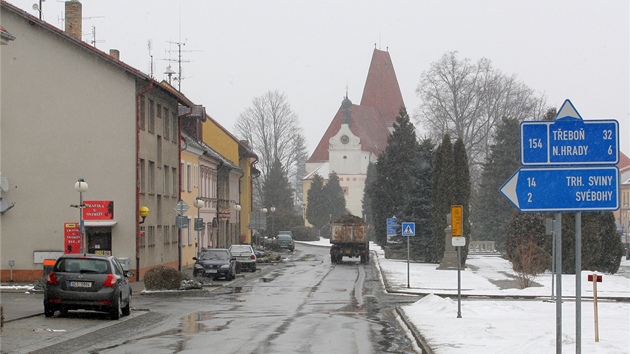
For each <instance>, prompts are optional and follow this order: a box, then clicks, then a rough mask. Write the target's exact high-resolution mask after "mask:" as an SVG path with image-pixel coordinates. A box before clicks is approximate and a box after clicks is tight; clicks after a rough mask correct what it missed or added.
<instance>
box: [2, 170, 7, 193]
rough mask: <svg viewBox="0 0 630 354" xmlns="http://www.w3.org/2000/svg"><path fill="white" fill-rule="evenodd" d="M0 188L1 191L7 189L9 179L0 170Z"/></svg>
mask: <svg viewBox="0 0 630 354" xmlns="http://www.w3.org/2000/svg"><path fill="white" fill-rule="evenodd" d="M0 189H2V191H3V192H6V191H8V190H9V179H8V178H7V177H6V176H4V175H3V174H2V172H0Z"/></svg>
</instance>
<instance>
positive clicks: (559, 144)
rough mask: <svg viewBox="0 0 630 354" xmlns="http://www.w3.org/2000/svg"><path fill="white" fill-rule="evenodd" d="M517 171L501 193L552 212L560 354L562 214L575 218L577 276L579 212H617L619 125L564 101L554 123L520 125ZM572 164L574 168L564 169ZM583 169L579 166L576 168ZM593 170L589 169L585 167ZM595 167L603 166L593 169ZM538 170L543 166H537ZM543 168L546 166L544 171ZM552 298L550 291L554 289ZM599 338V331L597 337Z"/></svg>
mask: <svg viewBox="0 0 630 354" xmlns="http://www.w3.org/2000/svg"><path fill="white" fill-rule="evenodd" d="M520 158H521V164H522V165H525V166H537V167H538V168H520V169H519V170H518V171H516V172H515V173H514V175H512V177H510V179H509V180H508V181H507V182H505V184H504V185H503V186H502V187H501V189H500V191H501V193H502V194H503V195H504V196H505V197H506V198H507V199H509V200H510V202H512V203H513V204H514V205H515V206H516V207H517V208H518V209H519V210H520V211H522V212H555V213H556V223H554V229H555V231H554V239H555V240H554V241H555V242H554V245H555V249H556V254H555V264H556V273H557V278H556V289H557V295H556V299H555V300H556V350H557V351H558V352H561V351H562V225H561V223H562V221H561V220H562V212H576V213H577V214H576V216H575V254H576V255H575V274H580V272H581V271H582V265H581V241H582V240H581V238H582V234H581V228H582V215H581V214H582V211H606V210H608V211H612V210H617V209H619V182H618V181H617V178H618V175H619V170H618V169H617V167H616V166H615V165H616V164H617V163H618V162H619V123H618V122H617V121H616V120H612V119H608V120H588V121H584V120H582V117H581V116H580V114H579V113H578V112H577V110H576V109H575V107H574V106H573V104H572V103H571V101H569V100H565V101H564V103H563V104H562V107H560V110H559V111H558V114H557V115H556V118H555V120H553V121H529V122H522V123H521V156H520ZM568 165H572V166H573V167H568ZM580 165H581V166H580ZM585 165H587V166H591V167H585ZM594 165H598V166H602V165H603V166H602V167H593V166H594ZM541 167H542V168H541ZM544 167H547V168H544ZM575 289H576V297H575V302H576V306H575V313H576V314H575V316H576V338H575V339H576V340H575V346H576V353H580V352H581V305H580V303H581V280H580V277H579V276H576V277H575ZM552 294H553V290H552ZM596 335H597V333H596Z"/></svg>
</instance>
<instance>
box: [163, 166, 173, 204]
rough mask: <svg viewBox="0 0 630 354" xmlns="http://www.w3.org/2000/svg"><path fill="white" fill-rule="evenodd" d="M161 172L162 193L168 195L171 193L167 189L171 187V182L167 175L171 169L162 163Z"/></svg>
mask: <svg viewBox="0 0 630 354" xmlns="http://www.w3.org/2000/svg"><path fill="white" fill-rule="evenodd" d="M162 174H163V178H162V195H164V196H169V195H171V193H170V191H169V190H168V189H169V188H170V187H171V183H170V181H169V177H170V175H171V169H170V168H168V166H167V165H164V169H163V171H162Z"/></svg>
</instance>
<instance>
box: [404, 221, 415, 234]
mask: <svg viewBox="0 0 630 354" xmlns="http://www.w3.org/2000/svg"><path fill="white" fill-rule="evenodd" d="M402 235H403V236H415V235H416V223H415V222H404V223H402Z"/></svg>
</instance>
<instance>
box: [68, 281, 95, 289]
mask: <svg viewBox="0 0 630 354" xmlns="http://www.w3.org/2000/svg"><path fill="white" fill-rule="evenodd" d="M68 285H69V286H70V287H71V288H91V287H92V282H90V281H71V282H68Z"/></svg>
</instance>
